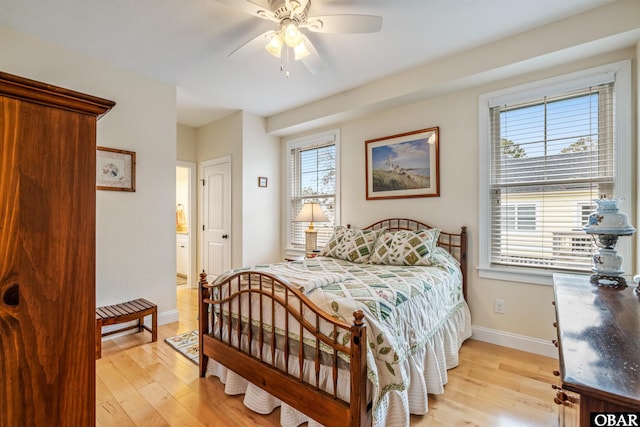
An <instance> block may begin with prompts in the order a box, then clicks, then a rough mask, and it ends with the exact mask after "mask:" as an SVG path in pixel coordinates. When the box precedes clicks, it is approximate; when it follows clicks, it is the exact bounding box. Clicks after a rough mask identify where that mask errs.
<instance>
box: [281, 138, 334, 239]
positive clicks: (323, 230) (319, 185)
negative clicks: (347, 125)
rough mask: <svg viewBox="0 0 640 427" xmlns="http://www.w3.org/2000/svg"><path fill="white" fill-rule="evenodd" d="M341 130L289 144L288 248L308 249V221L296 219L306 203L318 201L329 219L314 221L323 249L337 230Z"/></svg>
mask: <svg viewBox="0 0 640 427" xmlns="http://www.w3.org/2000/svg"><path fill="white" fill-rule="evenodd" d="M338 140H339V132H338V131H337V130H336V131H331V132H325V133H321V134H317V135H313V136H310V137H305V138H300V139H296V140H292V141H289V142H288V143H287V162H288V165H289V168H288V185H289V188H288V192H287V205H288V213H287V243H288V244H287V247H288V248H289V249H304V247H305V233H304V231H305V230H306V229H307V228H308V227H309V223H307V222H296V221H294V219H295V217H296V216H297V215H298V213H299V212H300V210H301V209H302V206H303V205H304V203H305V202H311V201H313V202H317V203H319V204H320V206H321V207H322V209H323V211H324V213H325V215H326V216H327V218H328V219H329V222H323V223H314V227H315V229H316V230H317V231H318V240H317V246H318V248H322V247H323V246H324V245H325V244H326V243H327V242H328V241H329V238H330V237H331V234H332V233H333V226H334V224H336V220H337V218H338V212H339V211H338V202H337V201H338V198H337V189H338V169H337V165H338V162H337V154H338Z"/></svg>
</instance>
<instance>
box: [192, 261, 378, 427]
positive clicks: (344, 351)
mask: <svg viewBox="0 0 640 427" xmlns="http://www.w3.org/2000/svg"><path fill="white" fill-rule="evenodd" d="M198 293H199V326H200V342H199V345H200V376H201V377H204V376H205V373H206V369H207V362H208V360H209V358H213V359H214V360H215V361H216V362H218V363H221V364H222V365H224V366H226V367H227V368H228V369H231V370H232V371H234V372H235V373H237V374H238V375H240V376H242V377H243V378H245V379H246V380H248V381H250V382H251V383H253V384H255V385H257V386H258V387H260V388H262V389H264V390H265V391H267V392H269V393H271V394H272V395H274V396H275V397H277V398H278V399H280V400H282V401H283V402H286V403H287V404H289V405H291V406H292V407H294V408H296V409H297V410H299V411H300V412H302V413H304V414H306V415H308V416H309V417H311V418H313V419H314V420H316V421H318V422H320V423H322V424H324V425H326V426H332V425H336V426H338V425H339V426H345V425H349V426H363V425H371V421H372V420H371V411H370V409H369V410H368V408H367V393H366V390H367V364H366V327H365V324H364V314H363V312H362V311H360V310H358V311H356V312H355V313H354V314H353V315H354V320H353V323H352V324H348V323H345V322H342V321H340V320H336V319H333V318H332V317H330V316H328V315H327V314H326V313H324V312H323V311H322V310H320V309H319V308H318V307H316V306H315V305H314V304H313V303H312V302H311V301H310V300H309V299H308V298H307V297H306V296H305V295H304V294H303V293H302V292H300V291H299V290H298V289H296V288H295V287H294V286H292V285H291V284H289V283H288V282H286V281H285V280H282V279H279V278H278V277H276V276H274V275H272V274H269V273H261V272H256V271H246V272H240V273H235V274H233V275H231V276H229V277H227V278H226V279H225V280H223V281H216V282H215V283H214V284H209V283H207V280H206V273H205V272H202V273H201V274H200V282H199V287H198ZM321 370H322V371H323V372H324V373H325V375H326V373H327V372H329V373H330V375H331V380H330V381H328V382H329V384H326V381H325V384H324V386H322V385H321V381H320V377H321V374H320V372H321ZM344 375H348V376H349V378H348V382H349V398H348V399H347V398H345V397H344V394H345V393H341V391H340V388H339V385H338V384H339V378H341V376H344ZM343 381H344V379H343Z"/></svg>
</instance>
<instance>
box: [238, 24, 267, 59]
mask: <svg viewBox="0 0 640 427" xmlns="http://www.w3.org/2000/svg"><path fill="white" fill-rule="evenodd" d="M274 34H275V31H273V30H269V31H266V32H264V33H262V34H260V35H258V36H256V37H254V38H252V39H251V40H249V41H248V42H246V43H245V44H243V45H242V46H240V47H238V48H237V49H236V50H234V51H233V52H231V53H230V54H229V58H233V59H240V60H241V59H245V58H248V57H249V56H252V55H253V54H255V53H258V52H259V51H260V49H264V47H265V46H266V45H267V43H268V42H269V40H270V39H271V37H273V35H274Z"/></svg>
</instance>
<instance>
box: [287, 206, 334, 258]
mask: <svg viewBox="0 0 640 427" xmlns="http://www.w3.org/2000/svg"><path fill="white" fill-rule="evenodd" d="M294 221H296V222H308V223H309V228H307V229H306V230H305V231H304V240H305V253H306V255H307V256H309V255H311V254H312V253H313V252H314V251H315V250H316V249H317V248H316V245H317V242H318V231H317V230H315V229H314V228H313V223H314V221H315V222H327V221H329V219H328V218H327V217H326V216H325V214H324V212H323V211H322V208H321V207H320V204H319V203H315V202H307V203H305V204H304V205H303V206H302V210H301V211H300V213H299V214H298V215H297V216H296V219H294Z"/></svg>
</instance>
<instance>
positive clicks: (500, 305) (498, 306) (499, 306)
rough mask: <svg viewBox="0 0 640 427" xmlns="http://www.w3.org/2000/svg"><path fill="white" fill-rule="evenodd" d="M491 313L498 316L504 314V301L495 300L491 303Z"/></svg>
mask: <svg viewBox="0 0 640 427" xmlns="http://www.w3.org/2000/svg"><path fill="white" fill-rule="evenodd" d="M493 311H494V312H496V313H498V314H504V300H501V299H496V300H495V301H494V302H493Z"/></svg>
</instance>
